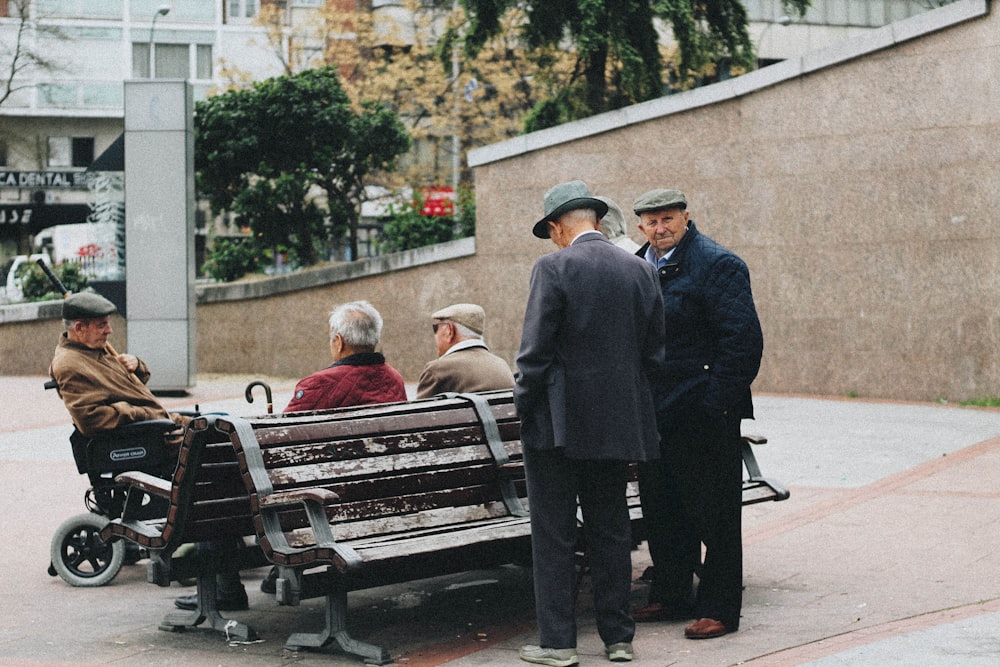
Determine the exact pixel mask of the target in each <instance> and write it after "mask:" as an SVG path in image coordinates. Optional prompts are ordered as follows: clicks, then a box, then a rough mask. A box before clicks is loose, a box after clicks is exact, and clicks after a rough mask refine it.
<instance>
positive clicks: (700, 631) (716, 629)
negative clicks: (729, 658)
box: [684, 618, 729, 639]
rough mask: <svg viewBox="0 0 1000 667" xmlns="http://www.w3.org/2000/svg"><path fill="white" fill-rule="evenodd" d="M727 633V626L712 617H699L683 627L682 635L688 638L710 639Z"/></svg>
mask: <svg viewBox="0 0 1000 667" xmlns="http://www.w3.org/2000/svg"><path fill="white" fill-rule="evenodd" d="M728 633H729V628H727V627H726V626H725V625H723V624H722V623H720V622H719V621H717V620H715V619H714V618H699V619H698V620H697V621H695V622H694V623H692V624H691V625H689V626H687V627H686V628H684V636H685V637H687V638H688V639H712V638H713V637H721V636H722V635H724V634H728Z"/></svg>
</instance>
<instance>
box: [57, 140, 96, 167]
mask: <svg viewBox="0 0 1000 667" xmlns="http://www.w3.org/2000/svg"><path fill="white" fill-rule="evenodd" d="M48 143H49V146H48V147H49V160H48V162H49V166H50V167H89V166H90V163H91V162H93V161H94V138H93V137H49V142H48Z"/></svg>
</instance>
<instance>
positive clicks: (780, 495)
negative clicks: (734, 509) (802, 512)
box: [742, 437, 791, 505]
mask: <svg viewBox="0 0 1000 667" xmlns="http://www.w3.org/2000/svg"><path fill="white" fill-rule="evenodd" d="M742 453H743V465H744V466H745V467H746V471H747V479H746V480H745V482H744V487H746V486H748V485H747V482H749V483H750V485H751V487H752V488H759V487H767V488H768V489H769V492H768V494H767V495H765V496H762V497H758V498H754V499H752V500H748V501H744V503H743V504H744V505H752V504H754V503H759V502H764V501H767V500H774V501H781V500H786V499H787V498H788V497H789V495H791V494H790V493H789V491H788V489H786V488H785V487H784V485H782V484H780V483H779V482H777V481H775V480H772V479H770V478H767V477H764V475H762V474H761V472H760V466H759V465H757V457H756V456H754V453H753V447H751V446H750V440H748V439H747V438H746V437H744V438H743V452H742ZM744 490H746V488H744Z"/></svg>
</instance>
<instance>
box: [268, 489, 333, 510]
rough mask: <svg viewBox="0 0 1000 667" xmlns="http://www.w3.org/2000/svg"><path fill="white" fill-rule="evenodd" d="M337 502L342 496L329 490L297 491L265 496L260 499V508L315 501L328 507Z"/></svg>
mask: <svg viewBox="0 0 1000 667" xmlns="http://www.w3.org/2000/svg"><path fill="white" fill-rule="evenodd" d="M336 500H340V496H338V495H337V494H336V493H334V492H333V491H331V490H329V489H324V488H309V489H295V490H290V491H279V492H277V493H272V494H271V495H269V496H264V497H262V498H261V499H260V506H261V507H262V508H264V507H282V506H286V505H297V504H299V503H305V502H306V501H314V502H317V503H319V504H320V505H326V504H328V503H332V502H334V501H336Z"/></svg>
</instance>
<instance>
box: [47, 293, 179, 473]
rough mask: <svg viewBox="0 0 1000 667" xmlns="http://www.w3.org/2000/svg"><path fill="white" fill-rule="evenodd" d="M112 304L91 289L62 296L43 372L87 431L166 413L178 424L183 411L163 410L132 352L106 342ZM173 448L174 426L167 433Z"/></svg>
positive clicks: (146, 370) (161, 416)
mask: <svg viewBox="0 0 1000 667" xmlns="http://www.w3.org/2000/svg"><path fill="white" fill-rule="evenodd" d="M115 310H116V309H115V305H114V304H113V303H111V302H110V301H108V300H107V299H105V298H104V297H103V296H101V295H100V294H97V293H96V292H80V293H78V294H71V295H70V296H68V297H67V298H66V299H65V300H64V301H63V325H64V326H65V328H66V330H65V331H64V332H63V334H62V336H60V338H59V343H58V344H57V345H56V351H55V354H54V355H53V358H52V364H51V365H50V366H49V375H50V376H51V377H52V379H53V380H55V381H56V383H57V384H58V385H59V388H58V391H59V395H60V397H62V399H63V403H65V404H66V409H67V410H69V414H70V417H71V418H72V419H73V424H75V425H76V428H77V430H78V431H80V433H82V434H83V435H85V436H92V435H96V434H98V433H102V432H104V431H110V430H112V429H115V428H118V427H119V426H123V425H125V424H131V423H133V422H138V421H145V420H149V419H171V420H173V421H174V422H175V423H177V425H178V426H184V425H185V424H186V423H187V422H188V421H189V420H190V418H189V417H185V416H183V415H178V414H171V413H168V412H167V411H166V410H165V409H164V408H163V406H162V405H160V402H159V401H158V400H156V397H155V396H153V393H152V392H151V391H150V390H149V388H148V387H147V386H146V382H148V381H149V376H150V372H149V368H148V367H147V366H146V364H145V363H144V362H143V361H141V360H140V359H139V358H137V357H136V356H135V355H132V354H116V353H114V352H113V349H112V348H110V346H109V345H108V338H109V337H110V336H111V334H112V331H113V330H112V328H111V322H110V316H111V314H112V313H113V312H115ZM168 443H169V444H170V445H173V446H172V447H170V448H169V449H171V452H172V453H173V454H174V455H176V454H177V445H179V443H180V438H179V436H178V435H177V432H174V433H172V434H170V435H169V436H168Z"/></svg>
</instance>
